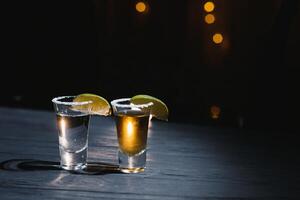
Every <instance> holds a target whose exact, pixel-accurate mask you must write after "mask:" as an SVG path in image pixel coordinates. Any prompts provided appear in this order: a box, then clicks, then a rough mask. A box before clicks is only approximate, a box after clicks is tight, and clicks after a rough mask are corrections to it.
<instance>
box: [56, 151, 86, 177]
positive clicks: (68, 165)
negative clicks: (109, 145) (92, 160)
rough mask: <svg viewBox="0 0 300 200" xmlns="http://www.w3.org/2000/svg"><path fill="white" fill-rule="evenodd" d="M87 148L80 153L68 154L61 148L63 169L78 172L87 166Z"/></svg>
mask: <svg viewBox="0 0 300 200" xmlns="http://www.w3.org/2000/svg"><path fill="white" fill-rule="evenodd" d="M86 160H87V148H86V147H85V148H84V149H83V150H81V151H79V152H74V153H71V152H66V151H64V150H63V148H62V147H60V166H61V168H62V169H65V170H70V171H76V170H82V169H84V168H86V166H87V162H86Z"/></svg>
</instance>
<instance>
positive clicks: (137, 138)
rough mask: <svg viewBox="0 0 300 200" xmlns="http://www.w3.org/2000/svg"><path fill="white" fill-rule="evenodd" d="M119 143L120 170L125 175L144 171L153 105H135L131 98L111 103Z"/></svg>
mask: <svg viewBox="0 0 300 200" xmlns="http://www.w3.org/2000/svg"><path fill="white" fill-rule="evenodd" d="M111 105H112V108H113V113H114V116H115V123H116V129H117V136H118V142H119V151H118V160H119V168H120V170H121V171H122V172H125V173H138V172H142V171H144V168H145V166H146V153H147V137H148V123H149V116H150V110H151V106H152V105H153V103H151V102H150V103H147V104H139V105H135V104H132V103H130V98H123V99H116V100H113V101H112V102H111Z"/></svg>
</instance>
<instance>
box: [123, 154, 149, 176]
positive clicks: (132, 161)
mask: <svg viewBox="0 0 300 200" xmlns="http://www.w3.org/2000/svg"><path fill="white" fill-rule="evenodd" d="M118 158H119V168H120V170H121V171H122V172H124V173H139V172H143V171H144V170H145V166H146V150H144V151H142V152H141V153H139V154H137V155H134V156H128V155H126V154H124V153H122V152H121V151H120V150H119V152H118Z"/></svg>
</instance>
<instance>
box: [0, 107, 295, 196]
mask: <svg viewBox="0 0 300 200" xmlns="http://www.w3.org/2000/svg"><path fill="white" fill-rule="evenodd" d="M90 126H91V129H90V137H89V162H95V163H98V164H99V166H101V165H103V163H106V164H112V166H113V165H114V164H117V160H116V155H117V154H116V153H117V140H116V133H115V129H114V123H113V119H112V118H111V117H92V121H91V124H90ZM0 132H1V134H0V162H1V169H0V199H1V200H3V199H59V198H63V199H209V200H212V199H300V175H299V174H300V155H299V144H300V142H299V137H298V136H297V133H295V134H293V133H278V134H276V133H268V132H259V131H256V132H255V131H252V132H250V131H243V130H233V129H217V128H210V127H197V126H192V125H183V124H175V123H172V122H169V123H164V122H160V121H153V123H152V125H151V127H150V132H149V141H148V146H149V150H148V154H147V155H148V158H147V169H146V171H145V172H144V173H140V174H121V173H115V171H113V170H112V171H110V170H106V168H99V169H98V168H96V170H95V172H97V173H95V174H71V173H69V172H67V171H62V170H57V169H55V168H49V167H48V168H47V167H45V168H42V167H34V166H33V167H28V166H27V167H24V166H23V165H21V164H22V163H23V164H24V163H26V160H24V159H30V160H34V161H36V162H37V163H39V162H40V163H43V162H41V161H52V162H58V161H59V153H58V138H57V132H56V128H55V121H54V113H52V112H42V111H31V110H21V109H9V108H0ZM30 160H29V161H30ZM27 161H28V160H27ZM18 162H19V163H18ZM20 163H21V164H20ZM45 163H48V164H49V163H50V162H45ZM101 163H102V164H101ZM22 166H23V167H22ZM39 166H40V165H39ZM100 169H101V170H103V171H101V170H100ZM97 170H100V171H97ZM98 172H99V173H98Z"/></svg>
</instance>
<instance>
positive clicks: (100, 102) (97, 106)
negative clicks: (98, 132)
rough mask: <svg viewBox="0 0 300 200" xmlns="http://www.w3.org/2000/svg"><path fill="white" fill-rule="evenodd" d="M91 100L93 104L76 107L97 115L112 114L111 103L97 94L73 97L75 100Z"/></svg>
mask: <svg viewBox="0 0 300 200" xmlns="http://www.w3.org/2000/svg"><path fill="white" fill-rule="evenodd" d="M85 101H91V102H92V103H91V104H87V105H76V106H74V107H75V109H77V110H81V111H86V112H89V113H91V114H95V115H104V116H108V115H110V114H111V107H110V104H109V103H108V101H107V100H106V99H104V98H103V97H101V96H98V95H96V94H89V93H86V94H80V95H78V96H76V97H75V98H74V99H73V102H85Z"/></svg>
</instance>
